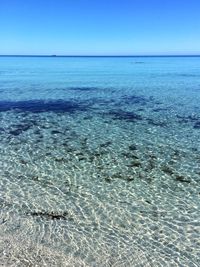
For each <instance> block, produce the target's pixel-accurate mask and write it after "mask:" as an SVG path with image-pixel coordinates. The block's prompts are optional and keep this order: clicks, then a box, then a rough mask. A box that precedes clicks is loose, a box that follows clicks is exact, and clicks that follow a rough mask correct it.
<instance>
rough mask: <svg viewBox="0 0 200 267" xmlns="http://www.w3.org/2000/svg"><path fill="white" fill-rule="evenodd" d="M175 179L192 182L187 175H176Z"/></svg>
mask: <svg viewBox="0 0 200 267" xmlns="http://www.w3.org/2000/svg"><path fill="white" fill-rule="evenodd" d="M175 179H176V180H177V181H179V182H182V183H190V182H191V181H190V180H188V179H187V178H186V177H184V176H183V175H175Z"/></svg>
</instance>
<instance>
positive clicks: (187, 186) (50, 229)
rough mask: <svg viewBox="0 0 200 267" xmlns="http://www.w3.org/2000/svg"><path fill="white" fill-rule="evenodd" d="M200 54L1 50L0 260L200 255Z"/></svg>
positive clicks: (82, 261) (182, 260)
mask: <svg viewBox="0 0 200 267" xmlns="http://www.w3.org/2000/svg"><path fill="white" fill-rule="evenodd" d="M199 103H200V57H165V58H161V57H160V58H159V57H157V58H155V57H144V58H134V57H130V58H128V57H127V58H55V57H54V58H51V57H49V58H36V57H34V58H28V57H27V58H20V57H1V58H0V121H1V124H0V147H1V150H0V151H1V153H0V207H1V208H0V265H1V266H20V267H22V266H34V267H35V266H70V267H71V266H72V267H73V266H92V267H94V266H97V267H104V266H105V267H107V266H108V267H110V266H115V267H117V266H120V267H121V266H125V267H129V266H130V267H134V266H137V267H139V266H141V267H143V266H152V267H156V266H164V267H166V266H173V267H174V266H191V267H193V266H200V142H199V140H200V138H199V136H200V105H199Z"/></svg>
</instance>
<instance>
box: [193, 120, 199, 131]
mask: <svg viewBox="0 0 200 267" xmlns="http://www.w3.org/2000/svg"><path fill="white" fill-rule="evenodd" d="M193 128H194V129H200V121H197V122H196V123H195V125H194V127H193Z"/></svg>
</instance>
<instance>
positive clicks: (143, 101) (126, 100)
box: [121, 95, 150, 106]
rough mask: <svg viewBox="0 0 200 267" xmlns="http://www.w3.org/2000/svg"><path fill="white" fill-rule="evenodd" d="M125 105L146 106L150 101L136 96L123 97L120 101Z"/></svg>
mask: <svg viewBox="0 0 200 267" xmlns="http://www.w3.org/2000/svg"><path fill="white" fill-rule="evenodd" d="M121 100H122V101H123V102H124V103H125V104H127V105H129V104H134V105H142V106H144V105H146V104H147V103H148V102H149V101H150V99H147V98H146V97H143V96H137V95H124V96H122V99H121Z"/></svg>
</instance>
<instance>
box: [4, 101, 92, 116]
mask: <svg viewBox="0 0 200 267" xmlns="http://www.w3.org/2000/svg"><path fill="white" fill-rule="evenodd" d="M89 107H90V105H89V104H88V103H87V102H86V101H83V102H80V101H76V102H75V101H64V100H52V101H45V100H27V101H0V112H3V111H10V110H14V111H16V112H32V113H42V112H56V113H65V112H68V113H74V112H76V111H86V110H88V109H89Z"/></svg>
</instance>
